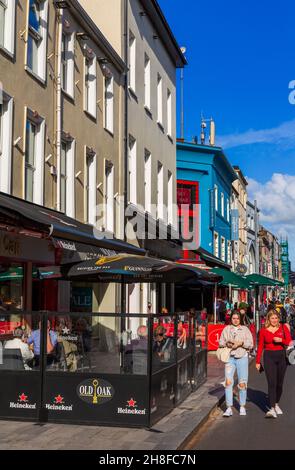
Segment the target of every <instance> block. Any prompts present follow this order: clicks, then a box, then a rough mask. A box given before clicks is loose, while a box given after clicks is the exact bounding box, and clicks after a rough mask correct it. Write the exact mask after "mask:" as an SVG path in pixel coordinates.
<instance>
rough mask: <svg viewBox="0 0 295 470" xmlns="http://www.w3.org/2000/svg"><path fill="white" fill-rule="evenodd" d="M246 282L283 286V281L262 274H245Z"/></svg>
mask: <svg viewBox="0 0 295 470" xmlns="http://www.w3.org/2000/svg"><path fill="white" fill-rule="evenodd" d="M246 278H247V280H248V282H249V283H250V284H251V285H252V286H253V287H254V286H270V287H275V286H279V287H283V286H284V283H283V282H281V281H277V280H276V279H272V278H270V277H266V276H262V274H248V276H246Z"/></svg>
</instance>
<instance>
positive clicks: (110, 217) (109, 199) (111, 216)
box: [104, 160, 115, 233]
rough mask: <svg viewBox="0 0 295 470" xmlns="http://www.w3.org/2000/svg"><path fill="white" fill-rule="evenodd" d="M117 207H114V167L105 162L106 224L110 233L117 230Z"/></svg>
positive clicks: (110, 163)
mask: <svg viewBox="0 0 295 470" xmlns="http://www.w3.org/2000/svg"><path fill="white" fill-rule="evenodd" d="M114 210H115V205H114V165H113V163H112V162H110V161H108V160H105V217H104V224H105V228H106V230H107V231H108V232H111V233H114V230H115V224H114V220H115V212H114Z"/></svg>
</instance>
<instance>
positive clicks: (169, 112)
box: [167, 89, 172, 139]
mask: <svg viewBox="0 0 295 470" xmlns="http://www.w3.org/2000/svg"><path fill="white" fill-rule="evenodd" d="M167 135H168V136H169V137H171V139H172V93H171V91H170V90H169V89H167Z"/></svg>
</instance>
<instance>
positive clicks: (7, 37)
mask: <svg viewBox="0 0 295 470" xmlns="http://www.w3.org/2000/svg"><path fill="white" fill-rule="evenodd" d="M15 4H16V2H15V0H13V1H11V0H0V5H1V6H2V7H3V8H4V15H3V41H2V42H1V41H0V47H1V48H2V49H5V50H6V51H7V52H9V54H10V55H12V56H14V53H15V23H16V21H15Z"/></svg>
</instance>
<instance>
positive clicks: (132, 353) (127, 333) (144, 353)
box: [122, 317, 149, 375]
mask: <svg viewBox="0 0 295 470" xmlns="http://www.w3.org/2000/svg"><path fill="white" fill-rule="evenodd" d="M122 326H123V327H122V351H123V358H122V359H123V372H124V373H125V374H135V375H146V374H147V363H148V344H149V342H148V326H147V318H144V317H129V318H126V320H124V322H123V325H122Z"/></svg>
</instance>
